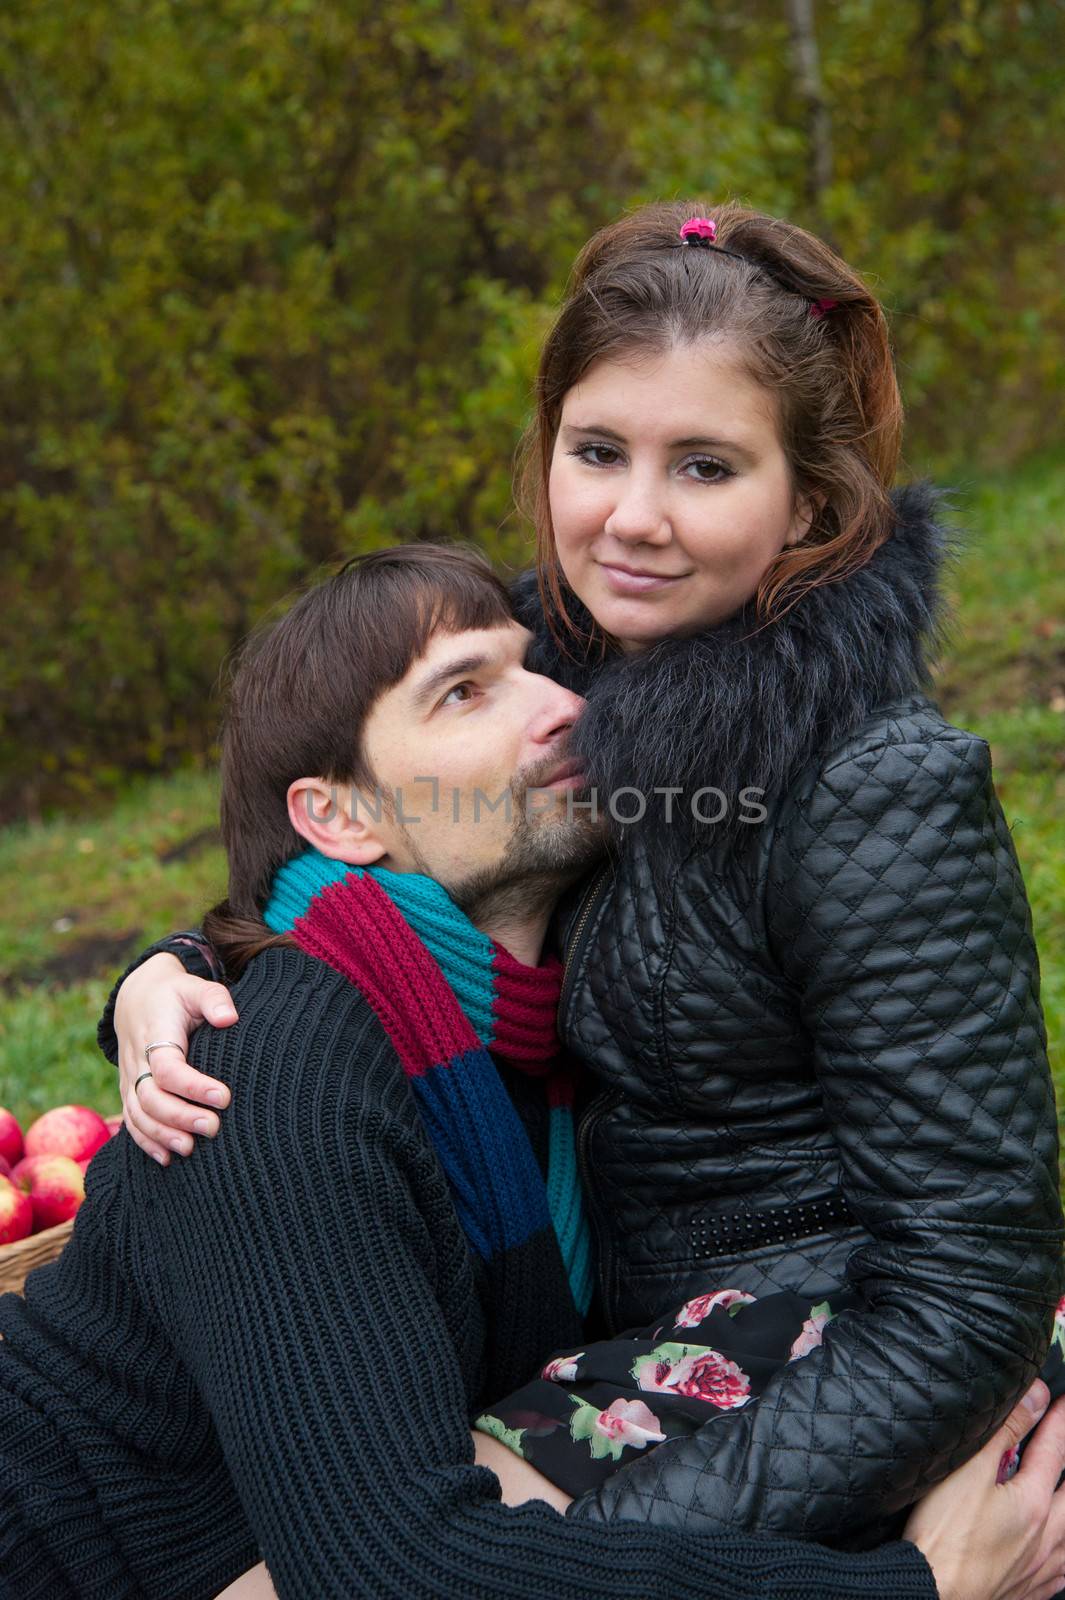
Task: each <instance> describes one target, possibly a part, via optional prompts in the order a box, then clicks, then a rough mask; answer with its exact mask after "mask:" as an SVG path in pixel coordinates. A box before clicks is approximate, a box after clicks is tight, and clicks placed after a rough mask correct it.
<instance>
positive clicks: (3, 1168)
mask: <svg viewBox="0 0 1065 1600" xmlns="http://www.w3.org/2000/svg"><path fill="white" fill-rule="evenodd" d="M10 1176H11V1163H10V1161H8V1160H7V1159H6V1158H5V1157H4V1156H0V1177H3V1178H10Z"/></svg>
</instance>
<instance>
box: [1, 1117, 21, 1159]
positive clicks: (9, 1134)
mask: <svg viewBox="0 0 1065 1600" xmlns="http://www.w3.org/2000/svg"><path fill="white" fill-rule="evenodd" d="M0 1156H3V1158H4V1160H5V1161H10V1163H11V1165H12V1166H14V1165H15V1162H16V1161H21V1160H22V1129H21V1128H20V1127H19V1125H18V1122H17V1121H16V1119H15V1118H14V1117H13V1116H12V1114H11V1112H10V1111H5V1110H4V1109H3V1107H2V1106H0Z"/></svg>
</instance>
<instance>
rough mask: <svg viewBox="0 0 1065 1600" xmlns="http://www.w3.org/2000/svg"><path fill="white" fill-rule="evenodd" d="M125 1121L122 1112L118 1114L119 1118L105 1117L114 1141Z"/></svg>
mask: <svg viewBox="0 0 1065 1600" xmlns="http://www.w3.org/2000/svg"><path fill="white" fill-rule="evenodd" d="M125 1120H126V1119H125V1117H124V1116H123V1115H122V1113H121V1111H120V1112H119V1113H118V1115H117V1116H114V1117H105V1118H104V1121H105V1122H106V1123H107V1126H108V1129H109V1130H110V1133H111V1137H112V1139H113V1138H114V1136H115V1134H116V1133H117V1132H118V1130H119V1128H121V1126H122V1124H123V1123H124V1122H125Z"/></svg>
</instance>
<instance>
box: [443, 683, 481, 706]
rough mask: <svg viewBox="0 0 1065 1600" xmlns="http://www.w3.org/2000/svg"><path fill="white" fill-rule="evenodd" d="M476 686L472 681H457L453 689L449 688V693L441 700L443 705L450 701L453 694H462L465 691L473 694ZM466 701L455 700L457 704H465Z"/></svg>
mask: <svg viewBox="0 0 1065 1600" xmlns="http://www.w3.org/2000/svg"><path fill="white" fill-rule="evenodd" d="M474 687H475V686H474V685H473V684H472V683H456V684H455V686H454V688H453V689H449V690H448V692H447V694H446V695H445V696H444V698H443V699H442V700H441V702H440V704H441V705H442V706H446V705H447V703H448V701H449V700H450V699H451V696H452V695H453V694H461V693H463V692H464V691H465V692H467V693H469V694H472V693H473V690H474ZM464 703H465V702H464V701H462V700H456V701H455V704H456V705H463V704H464Z"/></svg>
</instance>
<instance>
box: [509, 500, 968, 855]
mask: <svg viewBox="0 0 1065 1600" xmlns="http://www.w3.org/2000/svg"><path fill="white" fill-rule="evenodd" d="M892 498H893V500H894V502H895V507H896V512H897V522H896V526H895V531H894V533H893V534H892V536H891V537H890V538H889V539H888V540H887V541H886V542H885V543H884V544H883V545H881V546H880V548H879V549H878V550H877V551H876V552H875V553H874V555H873V556H872V557H871V559H870V560H869V561H868V562H867V563H866V565H865V566H864V567H862V568H861V570H860V571H858V572H856V573H853V574H852V575H851V576H850V577H849V578H846V579H844V580H842V581H841V582H839V583H834V584H829V585H826V586H825V587H823V588H820V589H816V590H814V591H813V592H812V593H810V594H808V595H806V596H805V597H804V598H803V599H802V600H800V601H799V602H798V603H797V604H796V605H795V606H794V607H793V608H792V609H791V611H789V612H788V613H787V614H786V615H785V616H784V617H783V618H782V619H781V620H780V621H779V622H777V623H774V624H772V625H771V626H769V627H759V625H758V622H757V619H756V618H755V616H754V614H753V610H751V609H750V608H745V609H744V610H743V611H741V612H738V613H737V614H736V616H734V617H731V618H729V620H728V621H727V622H724V623H721V624H719V625H717V626H716V627H712V628H707V629H705V630H703V631H702V632H701V633H696V634H690V635H687V636H684V637H680V638H672V639H663V640H662V641H661V642H660V643H658V644H655V645H653V646H652V647H651V648H650V649H649V650H647V651H645V652H643V653H642V654H640V655H638V656H622V655H618V654H616V653H615V654H613V655H611V656H608V657H607V658H606V659H605V660H604V661H601V662H600V661H598V660H597V659H596V660H594V661H592V662H591V663H588V662H573V661H569V660H567V659H566V657H565V656H564V655H563V654H562V653H561V652H560V650H559V648H558V646H557V645H556V643H555V641H554V639H553V638H552V636H551V633H550V630H549V629H548V627H547V623H546V619H545V617H544V613H543V609H542V606H541V604H540V599H539V595H538V593H537V588H536V576H535V573H534V572H532V571H528V572H523V573H521V574H520V575H519V577H518V578H517V579H515V581H514V584H513V586H512V596H513V599H514V605H515V612H516V614H517V616H518V618H519V619H520V621H521V622H523V623H524V624H525V626H526V627H528V628H530V629H531V630H532V631H533V633H534V634H535V636H536V638H535V644H534V646H533V649H532V652H531V655H530V658H529V665H530V666H531V667H533V669H534V670H535V671H538V672H544V673H547V674H549V675H550V676H551V677H553V678H555V679H557V680H559V681H561V682H563V683H566V684H567V685H568V686H569V687H571V688H573V689H574V690H576V691H577V692H578V693H580V694H583V695H584V696H585V697H586V698H587V701H588V707H587V710H586V711H585V713H584V715H583V716H582V717H581V718H580V720H579V722H578V723H577V725H576V727H575V729H574V734H573V749H574V751H575V753H578V754H580V755H581V756H582V757H583V758H584V760H585V762H586V765H587V768H588V771H589V773H590V774H591V776H592V779H593V781H594V782H595V784H596V785H597V787H598V790H599V794H600V798H601V801H602V800H604V799H605V797H606V796H607V795H608V794H610V793H612V792H615V791H616V790H618V789H621V788H623V787H626V786H632V787H635V788H638V789H639V790H640V791H641V792H642V793H643V794H644V795H646V796H647V797H648V801H649V802H650V803H649V806H648V813H647V814H648V817H649V818H650V817H651V815H652V814H653V810H652V808H653V806H654V802H653V800H652V796H653V791H654V790H655V788H656V787H663V788H664V787H673V788H676V787H678V786H679V787H681V788H683V790H684V791H685V794H691V793H694V791H695V790H697V789H699V788H701V787H703V786H708V785H712V786H714V787H716V788H718V789H720V790H721V791H723V793H724V794H725V795H727V796H729V797H730V801H731V808H730V817H731V819H732V820H733V821H734V820H735V818H736V815H737V814H738V797H739V794H740V791H741V790H743V789H745V788H748V787H751V788H756V789H762V790H764V791H765V792H766V795H767V796H770V795H774V794H779V793H780V792H781V791H783V790H784V789H785V788H786V787H787V786H788V784H789V783H791V782H792V781H793V780H794V778H795V777H796V776H797V774H798V772H799V771H800V770H801V768H802V767H803V766H805V764H806V763H807V761H808V760H809V759H810V758H811V757H812V756H813V755H814V754H815V753H816V752H817V751H818V750H821V749H827V748H830V747H831V746H833V745H834V744H836V743H838V742H839V741H840V740H842V739H844V738H845V737H846V736H847V735H848V734H849V733H851V732H852V731H853V730H854V729H856V728H857V727H859V726H860V725H861V724H862V723H863V722H865V721H866V720H867V719H868V717H869V716H870V715H871V714H872V713H873V712H875V711H876V709H877V708H878V707H880V706H884V705H887V704H888V703H890V702H891V701H894V700H898V699H901V698H905V697H906V696H908V695H912V694H914V693H919V692H921V691H922V690H924V689H926V688H927V687H928V685H929V676H930V664H931V661H932V660H933V659H934V657H935V654H936V652H937V650H938V648H939V645H940V642H941V639H942V630H943V626H944V610H945V606H944V599H943V595H942V590H941V582H942V573H943V567H944V564H945V562H946V561H947V560H948V559H949V558H950V557H951V555H952V553H953V542H954V535H953V534H952V532H951V531H950V530H949V529H948V528H947V527H946V526H945V523H944V515H945V513H946V512H947V511H948V510H949V509H950V507H949V503H948V502H947V496H946V494H945V493H944V491H942V490H938V489H936V488H934V487H933V486H932V485H931V484H929V483H928V482H919V483H914V484H911V485H908V486H906V487H904V488H900V489H896V490H895V491H894V492H893V496H892ZM571 603H572V605H573V611H574V615H575V617H577V618H579V620H580V621H581V622H582V624H586V621H587V617H588V614H587V612H586V611H584V608H583V607H582V606H581V605H580V603H579V602H578V601H576V600H575V599H574V600H573V601H572V602H571ZM633 804H635V802H634V801H631V800H622V801H619V807H624V806H626V805H629V806H631V805H633ZM678 804H679V802H678ZM704 805H705V806H706V808H707V809H708V810H709V811H711V812H712V810H713V807H714V805H715V802H714V800H713V798H712V797H711V798H710V799H709V800H707V801H705V802H704ZM689 813H690V807H689V806H682V809H681V813H680V814H681V815H684V816H687V815H688V814H689ZM695 826H696V825H695V824H689V827H695ZM724 829H725V831H729V832H731V831H733V830H731V829H729V827H728V822H727V821H726V823H725V825H724ZM613 831H614V833H615V837H616V838H617V839H620V838H622V837H624V836H625V835H626V834H631V833H632V832H633V830H632V829H631V828H626V827H624V826H621V827H620V828H618V827H617V825H616V824H615V825H614V827H613ZM683 831H688V830H687V829H685V830H683ZM715 831H718V830H715ZM735 831H737V832H738V833H740V834H747V835H748V836H749V835H752V834H755V833H757V832H758V831H759V830H758V829H755V828H749V827H748V828H740V829H738V830H735ZM718 836H719V837H720V832H719V834H718Z"/></svg>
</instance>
